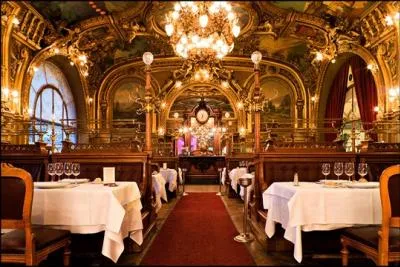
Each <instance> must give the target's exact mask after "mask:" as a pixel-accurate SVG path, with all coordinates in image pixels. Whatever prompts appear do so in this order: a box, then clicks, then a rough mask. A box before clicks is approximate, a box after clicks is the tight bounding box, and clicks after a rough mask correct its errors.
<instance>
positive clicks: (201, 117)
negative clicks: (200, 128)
mask: <svg viewBox="0 0 400 267" xmlns="http://www.w3.org/2000/svg"><path fill="white" fill-rule="evenodd" d="M208 117H209V114H208V112H207V110H205V109H199V110H198V111H197V113H196V119H197V121H198V122H199V123H202V124H203V123H206V122H207V121H208Z"/></svg>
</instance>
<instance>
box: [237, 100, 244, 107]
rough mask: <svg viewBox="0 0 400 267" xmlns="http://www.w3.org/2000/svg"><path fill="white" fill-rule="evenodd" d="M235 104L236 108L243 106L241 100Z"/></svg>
mask: <svg viewBox="0 0 400 267" xmlns="http://www.w3.org/2000/svg"><path fill="white" fill-rule="evenodd" d="M236 105H237V108H238V109H242V108H243V102H241V101H239V102H237V104H236Z"/></svg>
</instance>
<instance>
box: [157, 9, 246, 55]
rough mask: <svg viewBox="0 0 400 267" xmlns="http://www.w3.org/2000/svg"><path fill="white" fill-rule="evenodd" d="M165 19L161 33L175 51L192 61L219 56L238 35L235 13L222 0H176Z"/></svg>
mask: <svg viewBox="0 0 400 267" xmlns="http://www.w3.org/2000/svg"><path fill="white" fill-rule="evenodd" d="M166 20H167V24H166V25H165V32H166V34H167V35H168V36H169V37H170V42H171V44H172V47H173V48H174V50H175V53H176V54H177V55H179V56H180V57H182V58H185V59H190V60H195V61H198V60H212V61H215V60H216V59H222V58H223V57H224V56H226V55H227V54H228V53H229V52H231V51H232V49H233V47H234V38H236V37H238V36H239V34H240V26H239V24H238V19H237V17H236V14H235V13H234V12H233V11H232V6H231V5H230V4H229V3H227V2H225V1H222V2H208V1H204V2H203V1H202V2H195V1H194V2H189V1H181V2H177V3H175V5H174V11H171V12H170V13H169V14H167V16H166Z"/></svg>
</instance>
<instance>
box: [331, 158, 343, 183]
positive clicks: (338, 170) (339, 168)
mask: <svg viewBox="0 0 400 267" xmlns="http://www.w3.org/2000/svg"><path fill="white" fill-rule="evenodd" d="M333 172H334V173H335V175H336V176H337V179H338V180H339V177H340V175H342V174H343V162H335V165H333Z"/></svg>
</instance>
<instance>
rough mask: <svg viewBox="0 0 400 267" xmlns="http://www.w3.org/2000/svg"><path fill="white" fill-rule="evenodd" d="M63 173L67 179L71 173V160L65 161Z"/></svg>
mask: <svg viewBox="0 0 400 267" xmlns="http://www.w3.org/2000/svg"><path fill="white" fill-rule="evenodd" d="M64 173H65V175H66V176H67V179H69V176H70V175H71V174H72V164H71V162H65V163H64Z"/></svg>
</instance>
